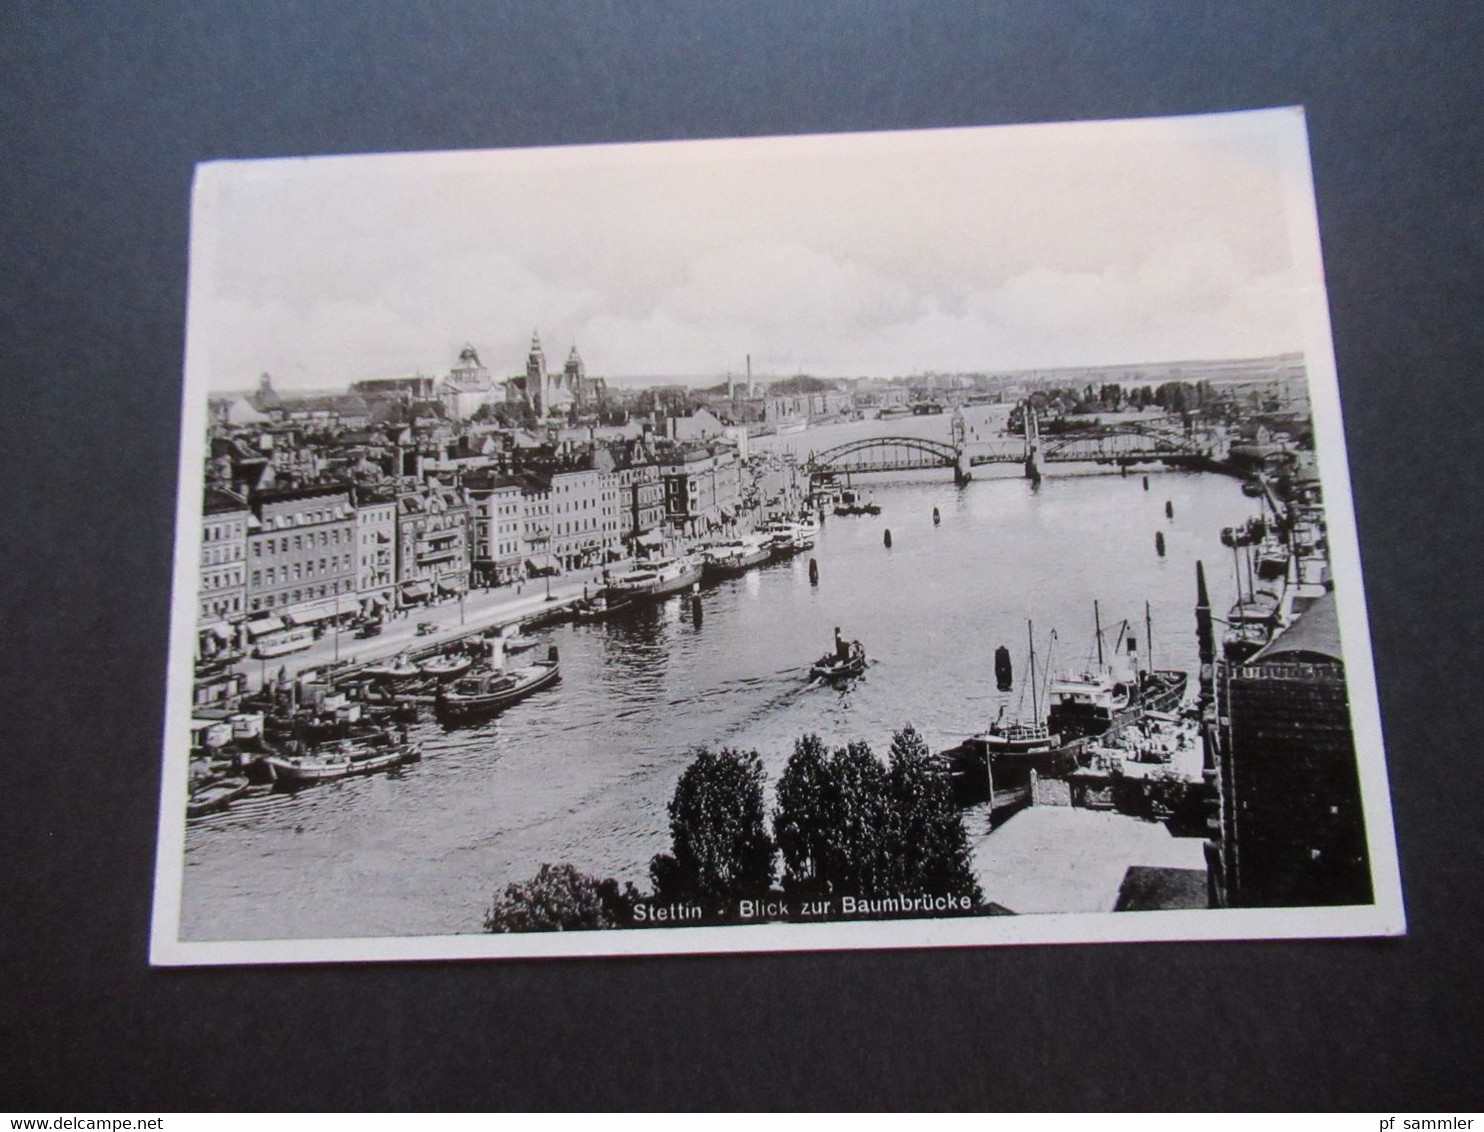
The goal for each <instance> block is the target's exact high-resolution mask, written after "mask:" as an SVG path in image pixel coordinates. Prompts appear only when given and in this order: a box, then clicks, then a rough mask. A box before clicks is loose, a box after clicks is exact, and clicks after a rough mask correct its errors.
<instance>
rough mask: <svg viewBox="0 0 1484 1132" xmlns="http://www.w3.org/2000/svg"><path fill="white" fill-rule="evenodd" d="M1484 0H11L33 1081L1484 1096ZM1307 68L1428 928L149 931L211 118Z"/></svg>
mask: <svg viewBox="0 0 1484 1132" xmlns="http://www.w3.org/2000/svg"><path fill="white" fill-rule="evenodd" d="M1481 30H1484V20H1481V16H1480V8H1479V7H1478V6H1477V5H1471V4H1467V3H1451V4H1450V3H1438V4H1420V5H1418V4H1395V3H1389V4H1382V3H1369V4H1355V5H1338V4H1336V5H1329V4H1322V5H1320V4H1304V3H1291V2H1290V3H1247V4H1229V3H1215V2H1211V3H1190V4H1186V3H1168V4H1161V3H1151V2H1131V0H1121V2H1119V3H1113V4H1108V3H1102V2H1099V3H1085V4H1072V3H1036V2H1027V3H992V4H985V5H976V6H969V5H966V4H965V5H946V4H885V3H879V4H877V3H855V4H793V3H777V4H741V3H712V4H705V5H694V6H681V5H663V4H602V3H560V4H555V3H554V4H539V5H538V4H521V5H507V4H426V5H424V4H412V3H402V4H399V3H359V4H344V3H335V4H331V3H309V4H292V3H271V4H262V3H245V2H244V3H242V4H238V5H222V4H210V3H204V4H203V3H193V4H169V3H150V4H147V5H146V4H140V5H134V6H130V5H118V4H70V5H63V4H56V3H20V2H16V0H11V2H9V3H7V4H5V5H4V6H3V7H0V249H3V255H0V311H3V314H4V319H3V323H0V367H3V368H0V375H3V381H4V386H3V391H4V398H3V406H4V407H3V419H4V422H5V428H4V442H3V444H0V452H3V466H4V469H5V479H4V484H5V487H6V490H5V491H4V492H3V493H0V501H3V503H0V506H3V514H0V539H3V546H4V554H3V558H0V563H3V565H0V600H3V606H0V608H3V610H4V614H5V622H4V627H5V633H4V637H3V643H0V703H3V725H4V733H5V735H4V744H3V752H0V758H3V759H4V762H5V764H6V765H5V774H4V782H5V786H4V795H3V797H4V805H3V806H0V839H3V842H0V852H3V857H0V860H3V862H4V864H3V874H0V875H3V878H4V886H5V887H4V897H3V905H0V917H3V919H0V956H3V968H0V970H3V974H0V1107H14V1108H20V1109H43V1110H48V1111H54V1110H61V1111H67V1110H86V1109H138V1110H141V1111H144V1110H151V1109H178V1108H192V1107H199V1108H216V1107H227V1108H248V1109H255V1108H273V1109H284V1108H310V1109H315V1108H327V1107H333V1108H359V1107H378V1108H380V1107H388V1106H395V1107H432V1108H470V1107H478V1108H503V1107H518V1106H578V1105H591V1106H637V1107H676V1106H711V1105H731V1106H784V1105H790V1106H815V1105H836V1106H846V1107H857V1106H860V1107H864V1106H872V1107H880V1106H886V1107H904V1106H951V1107H967V1106H988V1107H993V1108H1020V1107H1031V1108H1040V1107H1056V1108H1072V1107H1092V1108H1101V1107H1109V1106H1127V1107H1149V1108H1171V1107H1173V1108H1185V1107H1237V1108H1245V1107H1285V1108H1286V1107H1296V1108H1310V1107H1322V1108H1335V1107H1339V1108H1350V1107H1360V1108H1368V1109H1382V1110H1386V1109H1393V1110H1395V1109H1407V1108H1412V1109H1417V1108H1423V1109H1426V1108H1433V1109H1446V1108H1449V1107H1451V1106H1460V1107H1472V1108H1478V1107H1479V1106H1480V1101H1481V1088H1480V1083H1479V1078H1480V1074H1479V1071H1478V1069H1479V1065H1480V1064H1481V1063H1484V1057H1481V1044H1484V1043H1481V1039H1480V1023H1481V1010H1480V1006H1481V1000H1484V992H1481V979H1480V973H1481V972H1480V965H1479V962H1478V959H1477V955H1478V938H1479V933H1480V927H1481V924H1480V909H1481V899H1480V881H1479V878H1480V866H1481V863H1484V862H1481V851H1480V846H1481V839H1480V834H1481V824H1484V823H1481V818H1480V812H1481V811H1480V803H1481V799H1484V792H1481V790H1480V779H1481V775H1480V771H1479V763H1480V760H1481V758H1484V755H1481V753H1480V750H1479V743H1478V721H1479V715H1478V713H1477V711H1476V710H1475V709H1476V707H1477V705H1478V702H1479V698H1480V690H1481V688H1480V680H1479V678H1478V675H1477V669H1478V667H1479V666H1478V663H1477V652H1478V648H1479V640H1480V633H1479V628H1480V625H1479V622H1480V615H1479V609H1480V587H1479V583H1478V580H1477V574H1478V567H1477V564H1478V561H1479V539H1478V533H1477V529H1478V528H1477V523H1476V520H1475V516H1476V508H1477V507H1478V498H1479V491H1478V488H1479V481H1480V475H1479V470H1480V459H1479V456H1478V455H1477V453H1478V452H1479V445H1480V441H1481V438H1484V437H1481V427H1480V422H1479V417H1478V412H1477V407H1478V400H1479V398H1478V394H1477V392H1476V385H1475V383H1476V381H1477V380H1478V377H1479V375H1480V372H1481V369H1484V367H1481V365H1480V361H1481V359H1480V350H1479V338H1478V325H1479V315H1480V300H1479V288H1480V272H1479V256H1480V250H1481V211H1480V199H1479V195H1478V193H1479V185H1480V169H1479V140H1480V139H1479V120H1478V104H1479V94H1480V90H1479V86H1480V84H1479V81H1478V64H1477V62H1476V60H1477V58H1478V56H1479V52H1480V48H1481V40H1484V37H1481ZM1289 103H1304V104H1306V105H1307V107H1308V121H1309V128H1310V132H1311V136H1312V142H1313V153H1314V164H1315V179H1316V182H1317V186H1318V195H1319V212H1320V220H1321V225H1322V230H1323V238H1324V249H1325V258H1326V262H1327V268H1328V274H1329V285H1330V298H1331V302H1332V305H1333V322H1334V333H1335V341H1336V350H1337V354H1338V360H1339V372H1340V380H1341V386H1342V391H1343V395H1344V403H1345V413H1346V425H1347V435H1348V440H1349V445H1350V452H1351V456H1352V459H1353V463H1354V467H1353V476H1354V485H1355V494H1356V501H1357V508H1358V512H1359V522H1360V531H1361V537H1362V543H1363V549H1364V557H1365V567H1366V571H1367V584H1368V592H1369V599H1370V605H1371V617H1372V622H1371V624H1372V634H1373V641H1374V645H1375V650H1376V658H1377V666H1378V670H1379V672H1378V675H1379V679H1380V685H1381V695H1382V706H1383V711H1384V716H1385V721H1386V732H1387V740H1388V744H1389V752H1390V754H1389V757H1390V765H1391V774H1392V783H1393V790H1394V792H1395V801H1396V814H1397V821H1398V827H1399V832H1400V837H1401V851H1402V861H1403V872H1404V879H1405V883H1406V887H1407V907H1408V911H1409V914H1410V917H1411V934H1410V936H1409V937H1408V938H1407V939H1405V940H1395V941H1352V942H1312V943H1240V944H1237V943H1233V944H1190V945H1169V944H1167V945H1143V946H1101V947H1091V946H1089V947H1060V948H1049V947H1036V948H1012V949H1003V950H991V951H947V952H904V953H876V954H849V955H800V956H744V957H732V958H726V957H716V958H687V959H643V960H629V961H603V962H597V961H588V962H565V961H561V962H551V961H548V962H509V963H466V964H437V963H426V964H412V965H401V966H395V965H384V966H383V965H375V966H363V967H299V968H279V969H262V970H250V969H238V970H232V969H227V970H196V971H152V970H150V969H149V968H148V967H147V966H146V958H145V956H146V937H147V929H148V914H149V897H150V885H151V879H152V869H153V855H154V823H155V819H156V792H157V780H158V764H159V738H160V730H161V714H162V704H163V695H164V692H163V687H164V671H165V643H166V642H165V639H166V615H167V607H168V603H169V594H170V577H169V561H170V551H171V537H172V531H171V524H172V516H173V513H174V494H175V482H174V475H175V461H176V447H177V435H176V429H177V420H178V413H179V396H180V372H181V358H182V346H183V327H184V315H185V279H186V241H187V220H188V216H187V208H188V200H189V196H188V194H189V188H190V178H191V170H192V165H193V164H194V163H195V162H197V161H202V160H206V159H210V158H224V157H257V156H278V155H284V154H316V153H342V152H344V153H359V152H369V151H376V150H418V149H444V148H460V147H494V146H518V145H519V146H524V145H544V144H568V143H578V142H594V141H619V140H633V139H660V138H687V137H712V136H720V135H732V134H744V135H747V134H773V133H804V132H817V131H834V130H875V129H898V128H916V127H930V126H956V125H971V124H989V123H997V122H1034V121H1045V120H1055V119H1069V118H1094V117H1103V118H1110V117H1124V116H1135V115H1156V114H1181V113H1192V112H1198V111H1208V110H1228V109H1237V108H1244V107H1258V106H1269V105H1279V104H1289Z"/></svg>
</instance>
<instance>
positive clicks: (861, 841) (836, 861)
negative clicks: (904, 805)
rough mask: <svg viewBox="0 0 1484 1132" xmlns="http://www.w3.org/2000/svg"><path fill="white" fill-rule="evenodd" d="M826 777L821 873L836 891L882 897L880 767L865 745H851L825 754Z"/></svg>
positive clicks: (886, 866) (884, 824) (884, 808)
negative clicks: (827, 763)
mask: <svg viewBox="0 0 1484 1132" xmlns="http://www.w3.org/2000/svg"><path fill="white" fill-rule="evenodd" d="M830 778H831V786H832V789H831V790H830V791H829V793H828V794H827V795H826V798H827V806H826V815H827V816H826V820H827V822H828V829H829V836H828V843H829V851H828V853H827V855H826V858H825V877H826V879H827V880H828V881H829V883H830V886H831V888H832V889H833V890H834V891H836V892H841V893H850V894H852V895H856V896H880V895H888V889H889V887H890V877H891V869H890V860H889V858H890V846H889V844H888V842H887V833H888V830H889V828H890V812H891V799H890V795H889V794H888V792H887V782H886V768H885V767H883V766H882V765H881V760H880V759H878V758H877V757H876V756H875V754H874V753H873V752H872V751H871V748H870V746H869V745H868V744H866V743H851V744H849V745H848V746H845V747H840V748H837V749H836V751H835V753H834V755H833V756H832V757H831V759H830Z"/></svg>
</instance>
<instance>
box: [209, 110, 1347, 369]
mask: <svg viewBox="0 0 1484 1132" xmlns="http://www.w3.org/2000/svg"><path fill="white" fill-rule="evenodd" d="M1302 130H1303V125H1302V118H1301V116H1300V115H1299V114H1298V112H1296V111H1268V112H1263V113H1258V114H1247V115H1224V116H1217V117H1206V118H1184V119H1158V120H1144V121H1138V122H1123V123H1098V124H1077V125H1055V126H1017V127H1008V128H988V129H958V130H938V131H924V132H914V133H903V134H891V133H882V134H850V135H838V136H830V137H801V138H767V139H753V140H741V141H707V142H678V143H660V144H650V145H622V146H595V147H574V148H566V149H545V150H539V149H533V150H507V151H490V152H469V153H442V154H415V155H392V156H373V157H351V158H317V159H310V160H287V161H257V162H228V163H219V164H215V165H211V166H207V167H204V168H203V170H202V171H201V172H200V173H199V174H198V181H197V192H196V211H195V220H194V224H195V230H194V238H193V248H192V257H193V262H192V289H191V312H190V318H191V359H192V360H191V366H192V371H193V377H195V378H196V379H197V380H203V379H204V380H205V381H206V382H207V384H208V385H209V387H211V388H214V389H241V388H247V387H249V386H251V385H252V384H254V383H255V381H256V379H257V375H258V374H259V373H262V372H267V373H270V374H271V375H272V376H273V380H274V383H275V385H277V386H278V387H280V388H326V387H334V386H343V385H344V384H346V383H348V382H350V381H353V380H357V379H361V378H367V377H387V376H401V375H406V374H410V373H415V372H423V373H429V374H443V373H446V372H447V370H448V367H449V366H450V365H451V364H452V363H453V361H454V360H455V357H456V355H457V353H458V350H459V349H460V347H461V346H462V345H463V344H464V343H466V342H468V343H472V344H473V345H474V346H475V347H476V348H477V349H478V350H479V353H480V356H481V358H482V359H483V360H484V362H485V364H486V365H488V366H489V367H490V369H491V370H493V371H494V372H495V374H496V375H497V376H507V375H510V374H514V373H518V372H520V371H521V370H522V369H523V366H524V359H525V353H526V349H527V346H528V344H529V341H530V336H531V332H532V331H533V330H538V329H539V331H540V333H541V337H542V341H543V343H544V345H545V347H546V353H547V359H548V362H549V363H550V364H553V365H559V364H560V363H561V361H562V359H564V358H565V356H566V353H567V350H568V348H569V347H570V346H571V345H573V344H574V343H575V344H576V345H577V346H578V347H579V349H580V350H581V352H582V354H583V357H584V359H585V360H586V361H587V364H588V369H589V372H590V373H594V374H603V375H610V376H621V375H637V374H643V375H662V374H673V375H693V376H694V375H720V374H724V373H726V372H727V371H728V370H731V371H733V372H737V373H740V372H741V371H742V369H743V367H744V365H745V357H746V355H747V354H749V353H750V354H751V355H752V359H753V366H754V369H755V371H757V372H758V373H759V374H762V375H765V376H767V375H777V376H786V375H788V374H792V373H797V372H807V373H814V374H820V375H838V376H852V375H875V376H892V375H898V374H907V373H912V372H914V371H924V370H947V371H963V370H1004V369H1019V368H1029V367H1042V366H1056V365H1079V364H1099V363H1118V362H1138V361H1160V360H1177V359H1185V358H1219V357H1242V356H1253V355H1259V354H1268V353H1278V352H1282V351H1287V350H1297V349H1301V348H1303V346H1304V342H1305V331H1306V327H1305V326H1303V325H1300V320H1301V317H1306V316H1303V315H1302V314H1301V313H1300V311H1301V308H1303V307H1304V304H1303V303H1302V302H1301V299H1302V297H1303V296H1305V295H1312V294H1313V293H1315V290H1316V285H1317V284H1318V282H1319V280H1318V273H1319V272H1318V258H1317V247H1315V248H1312V249H1311V248H1309V247H1308V246H1307V245H1308V244H1312V243H1314V237H1313V235H1312V226H1313V218H1312V202H1311V199H1310V197H1309V196H1308V188H1307V176H1308V173H1307V166H1306V164H1305V161H1306V158H1305V150H1304V148H1303V144H1304V143H1303V133H1302Z"/></svg>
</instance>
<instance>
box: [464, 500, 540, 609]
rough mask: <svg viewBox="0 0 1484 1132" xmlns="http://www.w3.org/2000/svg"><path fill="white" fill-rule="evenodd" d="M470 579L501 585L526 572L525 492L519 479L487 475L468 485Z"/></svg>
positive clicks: (520, 576) (483, 583)
mask: <svg viewBox="0 0 1484 1132" xmlns="http://www.w3.org/2000/svg"><path fill="white" fill-rule="evenodd" d="M469 508H470V512H471V514H472V516H473V543H472V555H473V558H472V565H473V582H474V584H475V585H480V586H503V585H507V584H509V583H511V582H515V581H518V580H519V579H520V578H522V577H524V576H525V559H526V557H527V556H528V555H529V553H530V550H529V547H527V545H526V541H525V510H526V508H525V496H524V494H523V493H522V491H521V484H520V481H519V480H515V479H512V478H509V477H499V478H496V477H490V478H488V479H485V480H483V481H474V482H472V483H471V484H470V485H469Z"/></svg>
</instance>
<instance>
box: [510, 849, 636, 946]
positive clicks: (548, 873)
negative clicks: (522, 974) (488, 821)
mask: <svg viewBox="0 0 1484 1132" xmlns="http://www.w3.org/2000/svg"><path fill="white" fill-rule="evenodd" d="M641 898H642V896H641V893H640V892H639V890H638V889H636V888H635V887H634V886H633V885H632V884H626V885H624V887H623V890H622V891H620V890H619V887H618V882H617V881H616V880H613V879H611V878H610V879H608V880H599V879H598V878H597V877H591V876H587V875H585V874H583V873H579V872H578V871H577V870H576V869H575V868H573V867H572V866H571V865H542V866H541V868H540V870H539V871H538V872H537V873H536V875H535V876H534V877H533V878H532V879H531V880H529V881H526V882H525V883H524V884H516V883H512V884H509V885H507V886H506V888H505V893H504V895H502V896H497V897H496V898H495V901H494V903H493V905H491V907H490V910H489V912H488V913H486V914H485V917H484V930H485V931H487V932H564V931H585V930H590V929H593V928H626V927H630V926H632V924H633V921H634V904H635V902H636V901H638V900H640V899H641Z"/></svg>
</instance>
